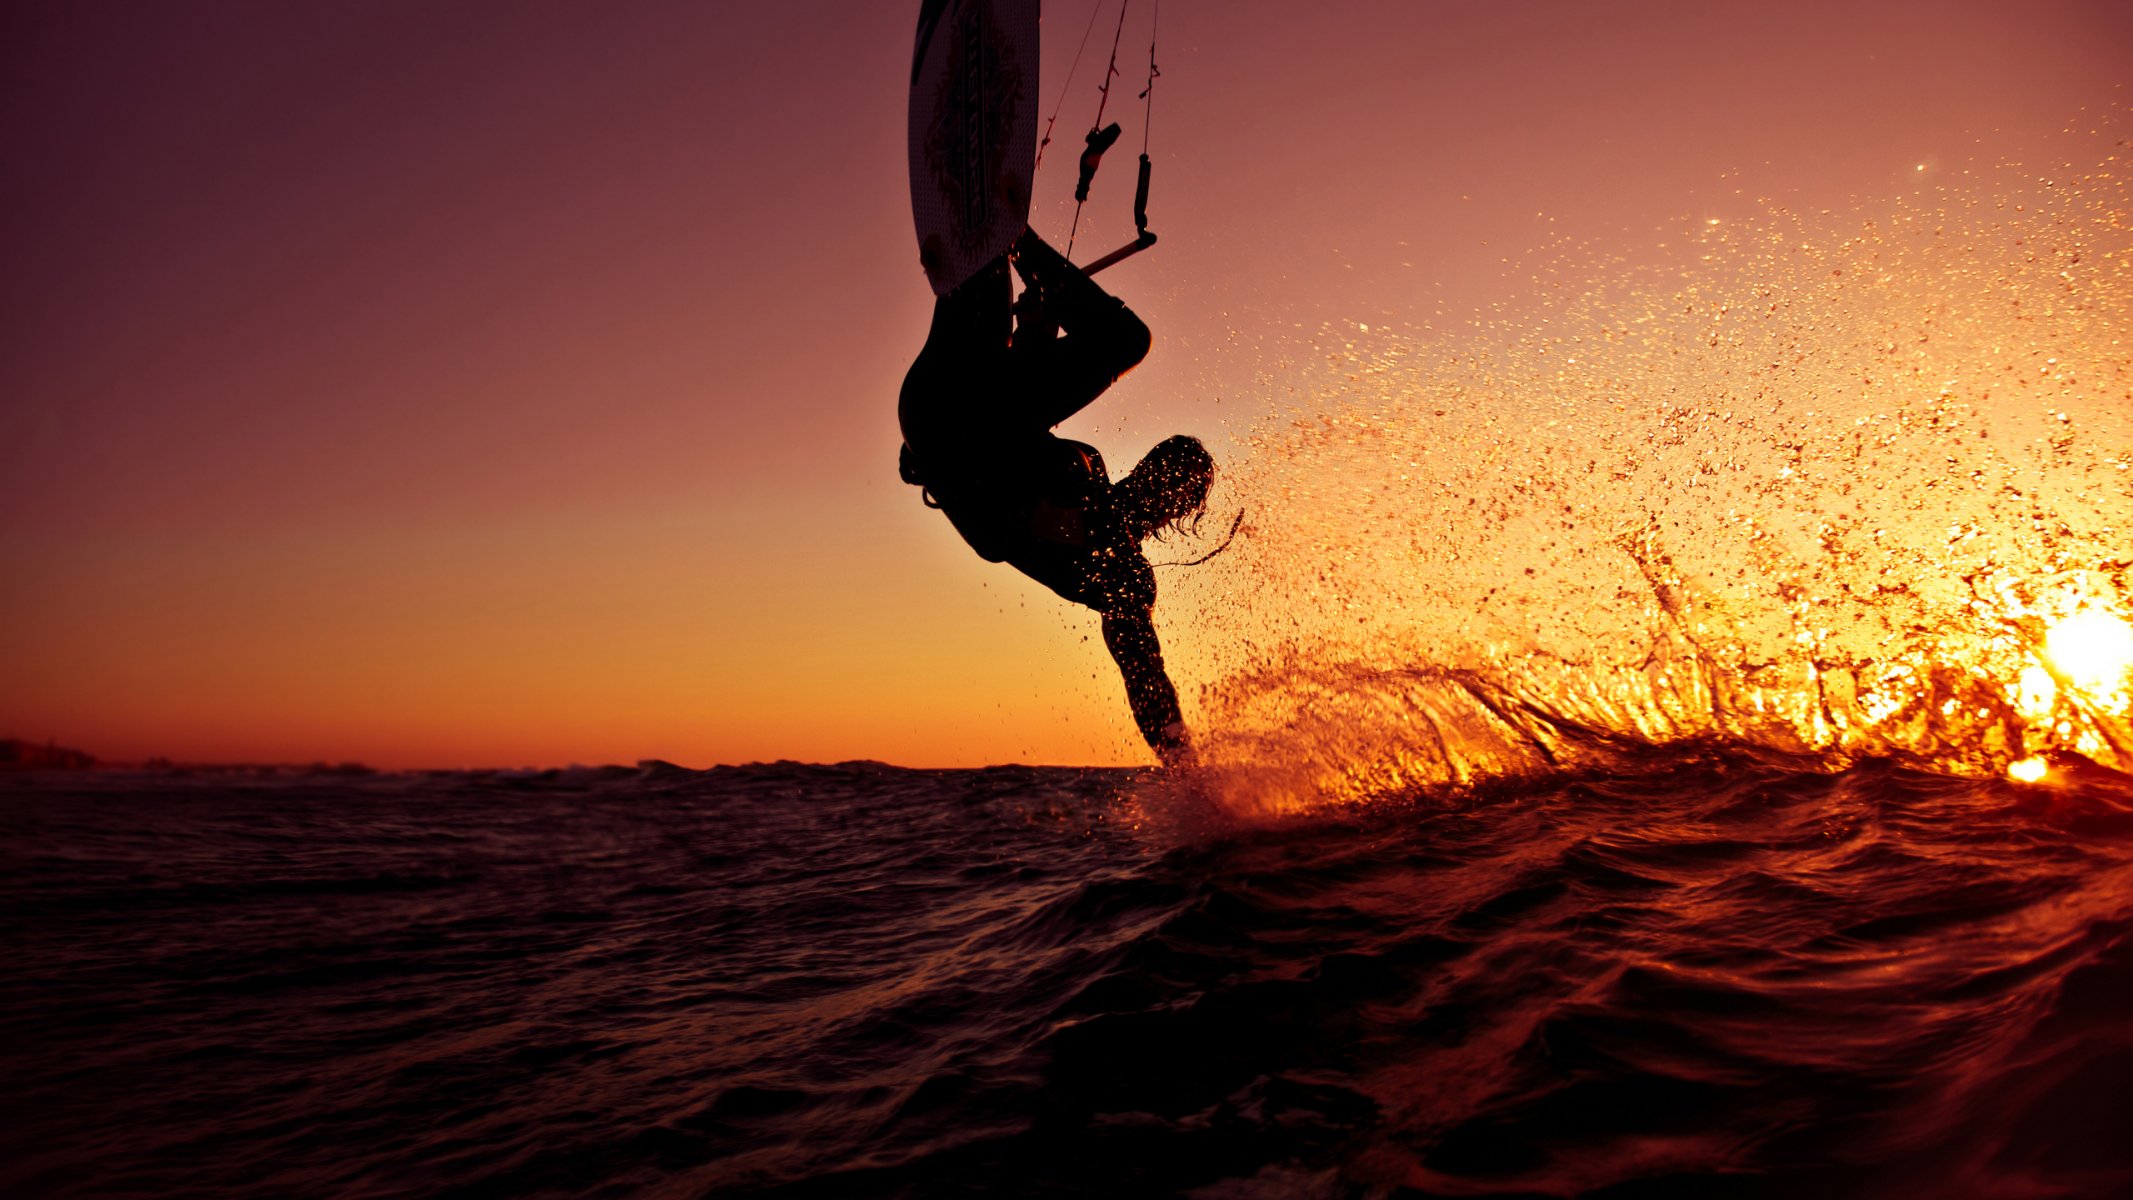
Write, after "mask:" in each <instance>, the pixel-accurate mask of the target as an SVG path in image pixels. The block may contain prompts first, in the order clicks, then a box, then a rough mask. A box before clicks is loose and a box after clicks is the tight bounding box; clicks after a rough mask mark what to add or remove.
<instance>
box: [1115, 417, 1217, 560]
mask: <svg viewBox="0 0 2133 1200" xmlns="http://www.w3.org/2000/svg"><path fill="white" fill-rule="evenodd" d="M1214 482H1215V459H1214V456H1213V455H1211V454H1209V453H1208V452H1207V447H1205V446H1203V445H1201V444H1200V439H1198V438H1196V437H1187V436H1185V435H1184V434H1182V433H1181V434H1178V435H1177V436H1175V437H1169V438H1165V439H1163V440H1162V441H1160V442H1158V443H1156V445H1155V448H1154V449H1152V450H1150V451H1148V453H1147V454H1146V455H1145V456H1144V457H1142V459H1141V460H1140V462H1138V463H1135V464H1134V466H1133V469H1132V470H1131V471H1128V472H1126V477H1125V478H1124V479H1121V480H1119V481H1118V489H1117V490H1118V500H1119V504H1120V506H1121V508H1122V510H1123V511H1124V513H1125V514H1126V517H1127V519H1128V520H1129V521H1131V522H1133V523H1135V524H1136V525H1138V526H1140V527H1141V528H1142V529H1144V530H1145V531H1146V532H1147V534H1151V535H1154V536H1157V537H1160V536H1162V535H1163V534H1164V533H1166V532H1168V531H1170V530H1173V529H1182V530H1184V531H1185V532H1186V533H1188V534H1190V533H1193V532H1195V531H1197V530H1198V528H1199V525H1200V518H1201V517H1202V516H1203V515H1205V514H1206V512H1207V492H1208V489H1209V488H1211V487H1213V486H1214Z"/></svg>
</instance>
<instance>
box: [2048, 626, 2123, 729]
mask: <svg viewBox="0 0 2133 1200" xmlns="http://www.w3.org/2000/svg"><path fill="white" fill-rule="evenodd" d="M2044 655H2045V657H2046V658H2047V659H2049V660H2050V661H2051V665H2052V667H2053V668H2054V669H2056V670H2057V671H2058V673H2059V674H2060V675H2062V676H2064V677H2065V678H2066V679H2067V680H2068V681H2069V682H2071V683H2072V684H2073V685H2074V686H2075V687H2077V688H2079V689H2081V690H2082V691H2084V692H2087V693H2089V694H2090V695H2091V696H2093V697H2096V698H2097V699H2109V700H2112V701H2116V702H2117V703H2116V704H2115V705H2114V707H2118V708H2123V707H2124V701H2125V699H2126V697H2125V694H2124V692H2125V685H2126V675H2127V673H2128V672H2129V671H2133V628H2128V627H2127V625H2126V623H2125V622H2124V621H2121V620H2119V619H2118V618H2117V617H2114V616H2112V615H2111V614H2110V613H2107V612H2104V611H2102V610H2101V609H2093V608H2092V609H2086V610H2084V611H2082V612H2077V613H2075V614H2074V615H2072V616H2070V617H2067V618H2065V619H2064V620H2061V621H2059V622H2057V623H2055V624H2054V625H2052V627H2051V628H2050V630H2049V631H2047V632H2046V633H2045V635H2044Z"/></svg>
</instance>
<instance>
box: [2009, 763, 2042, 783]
mask: <svg viewBox="0 0 2133 1200" xmlns="http://www.w3.org/2000/svg"><path fill="white" fill-rule="evenodd" d="M2046 770H2047V768H2046V766H2045V763H2044V760H2043V759H2041V758H2025V759H2023V760H2022V761H2020V762H2016V763H2009V764H2008V765H2007V777H2008V778H2009V779H2012V780H2015V781H2017V782H2020V783H2035V782H2037V781H2038V780H2039V779H2042V778H2044V773H2045V771H2046Z"/></svg>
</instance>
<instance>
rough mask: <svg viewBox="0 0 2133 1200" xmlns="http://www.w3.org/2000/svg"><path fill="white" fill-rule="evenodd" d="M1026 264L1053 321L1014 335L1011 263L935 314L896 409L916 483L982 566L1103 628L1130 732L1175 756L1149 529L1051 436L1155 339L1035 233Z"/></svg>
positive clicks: (1091, 458)
mask: <svg viewBox="0 0 2133 1200" xmlns="http://www.w3.org/2000/svg"><path fill="white" fill-rule="evenodd" d="M1014 265H1015V268H1016V269H1017V270H1018V271H1020V272H1021V273H1022V275H1023V278H1024V280H1025V281H1026V283H1027V284H1028V285H1029V287H1030V288H1032V289H1035V290H1036V292H1037V294H1038V295H1039V296H1040V297H1041V298H1042V300H1041V304H1042V308H1041V315H1040V314H1039V313H1037V312H1028V313H1026V314H1025V319H1024V322H1023V324H1022V327H1021V328H1019V329H1016V330H1015V331H1014V334H1013V336H1012V337H1009V336H1008V332H1007V331H1008V327H1009V318H1008V312H1007V303H1008V289H1007V279H1006V275H1005V270H1006V266H1005V264H1004V263H1003V264H995V267H994V268H993V269H992V270H991V271H989V272H984V273H981V274H980V276H979V277H977V278H975V279H973V280H972V281H971V282H970V283H967V284H965V285H964V286H963V287H961V288H958V289H957V290H956V291H955V292H953V293H950V295H948V296H945V297H942V298H941V300H940V301H939V302H938V303H937V304H936V306H935V309H934V321H933V327H932V329H931V330H930V331H929V332H928V334H927V337H926V345H925V348H924V349H923V350H921V351H920V352H919V355H918V360H917V361H916V362H914V363H913V364H912V365H911V370H910V372H909V373H908V374H906V375H905V377H904V386H903V394H902V396H901V399H900V402H899V403H898V406H897V417H898V420H899V422H900V423H901V424H902V426H903V433H904V442H905V451H904V457H905V463H904V465H905V472H904V474H905V478H906V479H907V480H910V481H911V482H914V483H920V484H922V485H923V486H924V487H925V489H926V494H927V496H928V497H929V498H930V499H931V500H932V502H933V503H935V504H937V505H939V507H940V508H941V510H942V511H943V512H945V513H946V514H947V516H948V520H949V521H950V522H951V523H952V524H954V526H955V529H956V532H957V533H960V534H961V535H962V536H963V540H964V541H966V542H969V543H970V546H971V548H972V549H974V550H976V551H977V552H978V554H979V555H980V556H981V557H983V558H985V559H987V560H989V561H992V562H1006V563H1008V564H1010V565H1012V566H1013V567H1015V569H1017V570H1019V571H1021V572H1022V573H1023V574H1025V575H1028V576H1029V577H1030V578H1032V579H1035V580H1036V581H1038V582H1039V583H1042V584H1044V585H1045V586H1046V587H1048V588H1050V589H1052V590H1053V591H1054V592H1057V593H1058V594H1059V595H1061V596H1064V597H1065V598H1067V599H1068V600H1072V601H1073V602H1075V603H1076V604H1082V605H1086V606H1088V607H1089V608H1093V609H1095V610H1096V611H1097V612H1099V613H1101V614H1102V615H1103V633H1104V644H1105V646H1107V647H1108V648H1109V649H1110V651H1111V657H1112V659H1113V660H1114V661H1116V662H1117V663H1118V667H1119V671H1120V673H1121V674H1122V675H1123V676H1124V677H1125V682H1126V695H1127V699H1128V701H1129V702H1130V703H1131V705H1132V708H1133V718H1134V723H1135V724H1136V725H1138V726H1139V728H1140V731H1141V736H1142V737H1143V738H1145V739H1147V742H1148V744H1149V746H1150V747H1152V748H1154V749H1155V750H1156V751H1157V753H1158V754H1162V755H1165V756H1166V757H1167V756H1168V755H1169V754H1170V753H1171V752H1173V751H1175V750H1177V749H1178V748H1180V747H1181V746H1182V745H1183V739H1184V726H1183V723H1182V721H1181V720H1180V719H1179V713H1178V701H1177V692H1176V690H1175V689H1174V688H1173V687H1172V686H1171V683H1170V678H1169V676H1168V675H1167V674H1166V673H1165V672H1164V669H1163V654H1162V648H1161V646H1160V645H1159V644H1158V643H1157V641H1156V636H1155V625H1154V622H1153V620H1152V618H1151V610H1152V609H1153V608H1154V605H1155V573H1154V571H1152V570H1151V569H1150V568H1149V566H1148V560H1147V557H1146V556H1145V555H1143V554H1142V553H1141V548H1140V539H1141V538H1142V537H1144V536H1146V534H1147V532H1148V530H1147V522H1146V521H1145V519H1144V518H1142V517H1141V515H1140V514H1137V513H1134V512H1129V511H1125V510H1124V509H1125V506H1123V505H1121V504H1120V503H1118V500H1119V496H1118V493H1117V489H1115V488H1114V487H1113V485H1112V483H1111V478H1110V475H1109V474H1108V473H1107V472H1106V471H1105V469H1104V462H1103V456H1102V455H1100V454H1098V453H1097V452H1096V450H1095V448H1094V447H1092V446H1088V445H1086V444H1084V443H1081V442H1075V441H1069V440H1067V439H1065V438H1061V437H1057V436H1055V435H1054V434H1053V433H1052V432H1051V429H1052V426H1054V425H1057V424H1058V423H1059V422H1061V421H1064V420H1066V419H1067V418H1068V417H1071V416H1073V415H1074V414H1075V413H1077V412H1080V411H1081V410H1082V409H1083V408H1086V407H1087V406H1088V405H1089V403H1090V402H1091V401H1093V400H1095V399H1096V398H1097V397H1098V396H1100V395H1102V394H1103V392H1104V390H1105V389H1106V388H1108V387H1110V386H1111V384H1112V383H1113V382H1114V381H1115V380H1117V379H1118V377H1119V376H1121V375H1123V374H1125V373H1126V372H1127V371H1129V370H1131V369H1132V368H1133V367H1134V366H1135V365H1136V364H1138V363H1139V362H1140V361H1141V359H1142V358H1143V357H1145V356H1146V355H1147V353H1148V344H1149V337H1148V327H1147V326H1146V325H1144V324H1142V323H1141V320H1140V318H1139V317H1136V316H1134V315H1133V313H1132V311H1131V310H1129V309H1128V308H1127V307H1126V306H1125V305H1124V304H1122V303H1120V302H1119V301H1117V300H1116V299H1113V298H1112V297H1111V296H1110V295H1108V294H1107V293H1105V292H1104V291H1103V289H1101V288H1099V287H1097V286H1096V284H1095V283H1094V282H1092V281H1091V280H1090V279H1089V277H1088V276H1086V275H1084V274H1082V273H1081V271H1080V270H1078V269H1077V268H1075V267H1074V266H1072V265H1071V264H1069V263H1068V262H1067V261H1066V260H1065V259H1063V258H1061V257H1060V256H1059V254H1058V252H1057V251H1055V250H1053V249H1052V248H1051V247H1050V246H1047V245H1045V244H1044V243H1043V242H1042V241H1039V240H1038V239H1037V238H1036V237H1035V236H1034V235H1027V234H1025V235H1024V237H1023V238H1022V240H1021V241H1019V242H1017V243H1016V246H1015V264H1014ZM1060 332H1063V334H1064V336H1059V333H1060Z"/></svg>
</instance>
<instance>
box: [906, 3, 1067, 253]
mask: <svg viewBox="0 0 2133 1200" xmlns="http://www.w3.org/2000/svg"><path fill="white" fill-rule="evenodd" d="M1037 9H1038V4H1037V0H926V3H925V4H924V5H923V6H922V7H921V9H920V12H919V18H918V37H917V43H916V46H915V48H914V50H913V52H912V57H911V129H910V138H911V141H910V154H911V215H912V219H913V222H914V223H915V225H916V226H917V231H918V257H919V265H921V266H922V267H924V268H925V271H926V279H927V281H928V282H929V283H931V284H932V285H933V291H934V294H935V295H944V294H946V293H948V292H950V291H953V290H955V288H956V286H957V285H959V284H961V283H962V282H963V281H965V280H967V279H969V278H970V277H971V276H972V275H973V274H975V273H976V272H977V271H978V269H979V268H981V267H983V266H985V265H986V264H987V263H989V262H991V261H992V260H994V259H995V258H998V257H999V256H1000V255H1002V254H1004V253H1006V252H1007V249H1008V247H1009V246H1011V245H1013V244H1014V240H1015V239H1016V238H1017V237H1019V236H1020V235H1021V233H1022V231H1023V229H1025V228H1026V227H1027V226H1028V225H1029V202H1030V181H1031V178H1032V177H1033V176H1034V174H1035V172H1036V157H1037V27H1038V19H1037V15H1038V14H1037Z"/></svg>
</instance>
